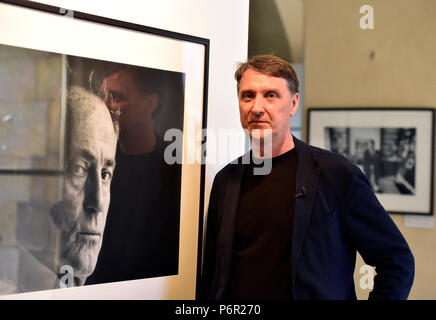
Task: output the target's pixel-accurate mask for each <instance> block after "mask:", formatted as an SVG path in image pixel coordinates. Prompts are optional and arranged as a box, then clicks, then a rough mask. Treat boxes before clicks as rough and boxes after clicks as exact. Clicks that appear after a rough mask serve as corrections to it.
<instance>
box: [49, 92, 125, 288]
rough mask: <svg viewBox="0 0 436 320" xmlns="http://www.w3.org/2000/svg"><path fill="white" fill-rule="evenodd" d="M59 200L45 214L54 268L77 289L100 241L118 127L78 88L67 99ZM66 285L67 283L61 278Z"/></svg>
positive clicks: (99, 104)
mask: <svg viewBox="0 0 436 320" xmlns="http://www.w3.org/2000/svg"><path fill="white" fill-rule="evenodd" d="M67 110H68V115H67V116H68V118H67V141H66V161H65V174H64V179H63V199H62V200H61V201H60V202H58V203H56V204H55V205H54V206H53V207H52V208H51V210H50V217H51V219H52V221H53V223H54V225H55V226H56V227H57V228H58V229H59V230H60V238H61V242H60V267H59V270H57V272H59V273H61V274H62V273H64V272H66V271H67V272H72V274H70V275H69V276H71V277H70V279H73V280H74V283H63V284H62V285H63V286H68V287H69V286H81V285H83V284H84V283H85V280H86V278H87V277H88V276H89V275H90V274H92V272H93V271H94V268H95V265H96V263H97V258H98V254H99V252H100V248H101V244H102V241H103V231H104V228H105V224H106V216H107V213H108V208H109V201H110V184H111V180H112V176H113V172H114V168H115V151H116V145H117V134H118V125H117V120H116V118H115V117H111V114H110V112H109V111H108V109H107V108H106V106H105V104H104V102H103V101H102V100H100V99H99V98H98V97H97V96H95V95H92V94H91V93H89V92H87V91H86V90H84V89H82V88H80V87H76V86H74V87H72V88H71V89H70V90H69V94H68V109H67ZM66 279H68V277H66Z"/></svg>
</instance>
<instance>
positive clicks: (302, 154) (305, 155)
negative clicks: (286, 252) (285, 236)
mask: <svg viewBox="0 0 436 320" xmlns="http://www.w3.org/2000/svg"><path fill="white" fill-rule="evenodd" d="M294 143H295V147H296V150H297V155H298V167H297V185H296V190H297V192H301V190H303V187H304V190H305V192H304V194H305V195H304V196H301V197H299V198H297V199H295V200H296V201H295V216H294V225H293V231H292V232H293V233H292V244H291V247H292V248H291V250H292V251H291V259H292V261H291V272H292V287H293V288H294V285H295V277H296V274H297V266H298V261H299V258H300V255H301V249H302V247H303V243H304V237H305V236H306V233H307V228H308V226H309V221H310V215H311V213H312V207H313V202H314V200H315V194H316V190H317V187H318V176H319V167H318V166H317V164H316V159H315V158H314V155H313V153H312V152H310V150H309V148H308V146H307V145H306V144H305V143H304V142H302V141H300V140H298V139H296V138H295V137H294Z"/></svg>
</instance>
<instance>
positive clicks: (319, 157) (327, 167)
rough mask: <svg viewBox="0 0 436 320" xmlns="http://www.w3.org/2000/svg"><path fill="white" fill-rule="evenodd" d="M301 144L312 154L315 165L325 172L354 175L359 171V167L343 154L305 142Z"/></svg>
mask: <svg viewBox="0 0 436 320" xmlns="http://www.w3.org/2000/svg"><path fill="white" fill-rule="evenodd" d="M303 144H304V146H305V147H306V148H307V150H308V151H309V152H310V153H311V154H312V156H313V158H314V159H315V162H316V165H317V167H319V168H320V170H321V171H324V172H327V173H329V174H331V175H333V176H335V175H354V174H356V173H358V172H359V168H358V167H357V166H356V165H355V164H354V163H352V162H351V161H350V160H349V159H348V158H346V157H345V156H344V155H342V154H339V153H334V152H332V151H329V150H326V149H322V148H319V147H316V146H313V145H309V144H306V143H303Z"/></svg>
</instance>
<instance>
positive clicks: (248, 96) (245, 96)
mask: <svg viewBox="0 0 436 320" xmlns="http://www.w3.org/2000/svg"><path fill="white" fill-rule="evenodd" d="M241 99H242V100H243V101H249V100H251V99H253V95H252V94H251V93H244V94H243V95H242V96H241Z"/></svg>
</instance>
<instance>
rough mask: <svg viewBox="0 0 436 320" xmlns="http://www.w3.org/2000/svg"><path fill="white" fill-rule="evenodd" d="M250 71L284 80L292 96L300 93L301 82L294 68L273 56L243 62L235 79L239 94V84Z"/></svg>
mask: <svg viewBox="0 0 436 320" xmlns="http://www.w3.org/2000/svg"><path fill="white" fill-rule="evenodd" d="M248 69H253V70H254V71H257V72H260V73H263V74H265V75H268V76H272V77H277V78H283V79H285V80H286V82H287V83H288V88H289V91H291V94H295V93H297V92H299V90H298V87H299V82H298V78H297V74H296V73H295V70H294V68H292V66H291V64H290V63H288V62H287V61H285V60H283V59H281V58H279V57H276V56H273V55H269V54H267V55H258V56H254V57H252V58H250V59H248V60H247V62H243V63H242V62H241V63H239V65H238V69H237V70H236V72H235V79H236V81H237V88H238V92H239V84H240V81H241V78H242V76H243V75H244V72H245V71H247V70H248Z"/></svg>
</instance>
